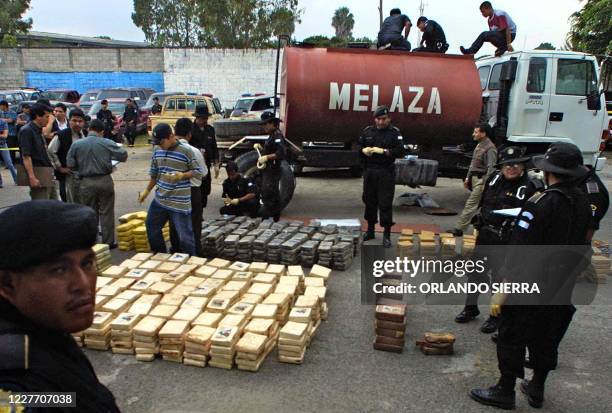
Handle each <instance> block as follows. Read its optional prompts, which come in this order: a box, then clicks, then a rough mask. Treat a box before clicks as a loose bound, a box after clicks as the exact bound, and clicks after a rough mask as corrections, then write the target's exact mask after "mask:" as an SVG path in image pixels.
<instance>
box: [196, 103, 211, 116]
mask: <svg viewBox="0 0 612 413" xmlns="http://www.w3.org/2000/svg"><path fill="white" fill-rule="evenodd" d="M193 116H195V117H196V118H208V117H209V116H210V112H209V111H208V106H207V105H198V106H196V108H195V112H193Z"/></svg>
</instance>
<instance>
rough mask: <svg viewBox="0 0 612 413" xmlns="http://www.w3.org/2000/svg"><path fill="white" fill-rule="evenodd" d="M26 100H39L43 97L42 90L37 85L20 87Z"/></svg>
mask: <svg viewBox="0 0 612 413" xmlns="http://www.w3.org/2000/svg"><path fill="white" fill-rule="evenodd" d="M20 92H21V93H23V94H24V96H25V98H26V100H38V99H40V97H41V93H42V90H40V89H38V88H35V87H24V88H21V89H20Z"/></svg>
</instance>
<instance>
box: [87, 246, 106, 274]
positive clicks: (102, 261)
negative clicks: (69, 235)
mask: <svg viewBox="0 0 612 413" xmlns="http://www.w3.org/2000/svg"><path fill="white" fill-rule="evenodd" d="M91 249H92V251H93V252H94V254H96V270H97V271H98V275H101V274H102V272H104V270H106V269H107V268H108V267H110V266H111V254H110V249H109V247H108V244H96V245H94V246H93V247H91Z"/></svg>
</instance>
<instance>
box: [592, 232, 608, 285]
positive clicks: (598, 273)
mask: <svg viewBox="0 0 612 413" xmlns="http://www.w3.org/2000/svg"><path fill="white" fill-rule="evenodd" d="M593 244H594V245H595V246H593V256H592V257H591V264H592V265H593V268H594V269H595V274H594V275H595V279H594V280H592V281H593V282H595V283H597V284H605V283H607V282H608V280H607V276H612V263H611V261H612V260H610V258H609V257H607V256H606V255H605V253H606V252H608V248H609V246H608V245H603V243H602V242H601V241H595V242H593Z"/></svg>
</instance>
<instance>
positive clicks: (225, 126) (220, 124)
mask: <svg viewBox="0 0 612 413" xmlns="http://www.w3.org/2000/svg"><path fill="white" fill-rule="evenodd" d="M213 128H215V134H216V135H217V136H248V135H266V132H265V131H264V129H263V127H262V126H261V125H260V124H259V119H253V120H250V119H249V120H233V119H219V120H216V121H215V122H214V123H213Z"/></svg>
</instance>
